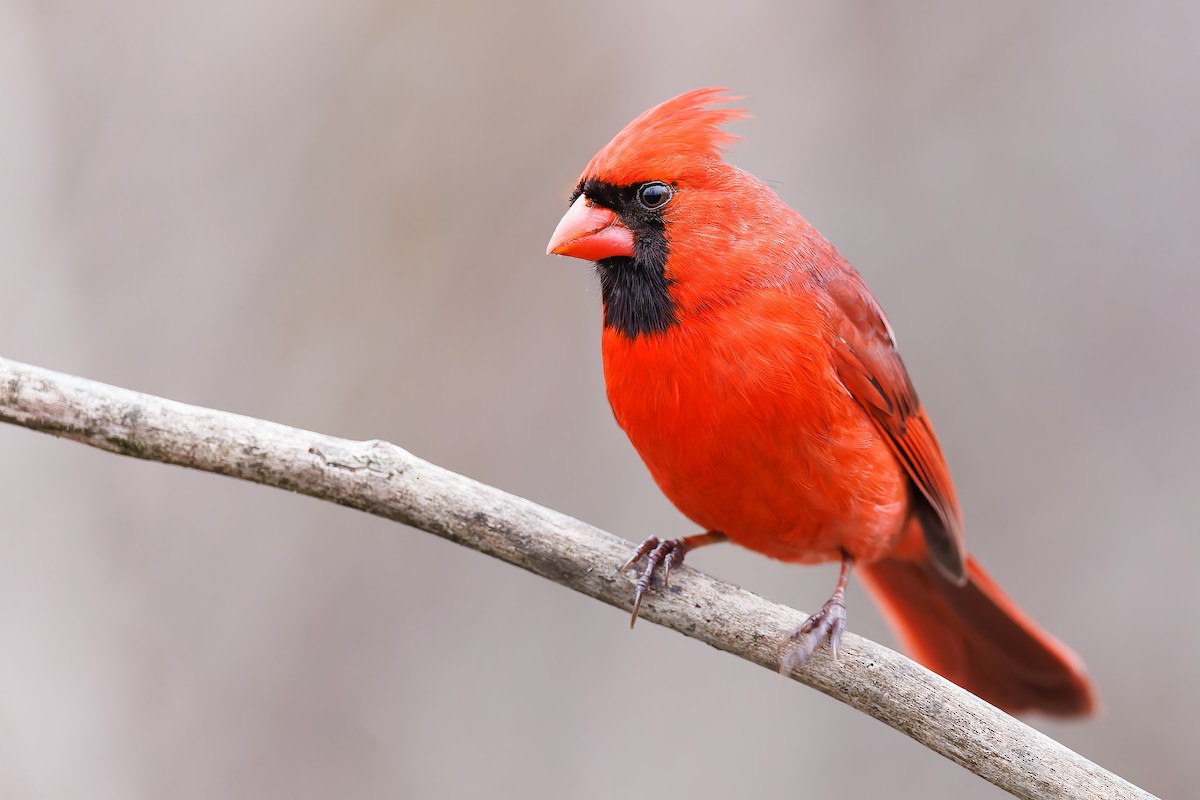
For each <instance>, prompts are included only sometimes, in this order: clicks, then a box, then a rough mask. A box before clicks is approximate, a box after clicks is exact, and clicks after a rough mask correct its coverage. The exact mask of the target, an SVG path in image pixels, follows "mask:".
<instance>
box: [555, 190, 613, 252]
mask: <svg viewBox="0 0 1200 800" xmlns="http://www.w3.org/2000/svg"><path fill="white" fill-rule="evenodd" d="M633 248H634V239H633V231H631V230H629V228H626V227H625V226H624V225H622V224H621V221H620V220H618V219H617V215H616V213H614V212H613V211H612V210H611V209H607V208H603V207H601V206H597V205H593V204H592V201H591V200H589V199H588V198H587V196H586V195H582V194H581V195H579V199H578V200H576V201H575V202H574V203H572V204H571V207H570V208H569V209H568V210H567V213H566V214H564V215H563V218H562V219H561V220H559V223H558V227H557V228H555V229H554V235H553V236H551V237H550V244H548V245H546V255H550V254H554V255H556V256H572V257H573V258H583V259H587V260H588V261H599V260H600V259H602V258H612V257H613V256H629V257H630V258H632V257H633Z"/></svg>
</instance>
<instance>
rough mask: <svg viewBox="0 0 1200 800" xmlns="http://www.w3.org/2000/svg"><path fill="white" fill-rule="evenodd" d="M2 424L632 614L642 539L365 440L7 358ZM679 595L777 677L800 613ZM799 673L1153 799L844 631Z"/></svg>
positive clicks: (1019, 766) (693, 631)
mask: <svg viewBox="0 0 1200 800" xmlns="http://www.w3.org/2000/svg"><path fill="white" fill-rule="evenodd" d="M0 420H2V421H5V422H11V423H13V424H16V425H22V426H24V427H26V428H32V429H33V430H39V431H43V432H46V433H50V434H53V435H55V436H61V437H64V438H67V439H73V440H75V441H77V442H82V443H84V444H88V445H91V446H93V447H98V448H100V449H102V450H108V451H110V452H113V453H121V454H123V455H128V456H134V457H135V458H143V459H147V460H150V461H161V462H163V463H166V464H178V465H180V466H184V467H190V468H192V469H199V470H205V471H208V472H216V473H220V474H222V475H229V476H231V477H235V478H240V479H242V480H248V481H254V482H256V483H263V484H267V485H269V486H276V487H278V488H281V489H287V490H289V491H294V492H302V493H304V494H307V495H310V496H312V497H318V498H321V499H324V500H331V501H333V502H335V503H340V504H342V505H345V506H350V507H352V508H357V509H360V510H362V511H366V512H369V513H371V514H376V515H378V516H381V517H386V518H387V519H391V520H395V521H396V522H403V523H405V524H407V525H412V526H413V527H416V528H421V529H422V530H426V531H429V532H430V533H434V534H437V535H438V536H441V537H444V538H446V539H449V540H451V541H453V542H457V543H458V544H461V545H464V546H466V547H470V548H472V549H474V550H478V551H480V552H482V553H486V554H488V555H490V556H494V557H496V558H499V559H501V560H503V561H507V562H509V563H510V564H515V565H517V566H519V567H522V568H524V569H527V570H529V571H530V572H533V573H536V574H538V575H541V576H542V577H545V578H549V579H550V580H552V581H555V582H556V583H560V584H562V585H563V586H568V587H570V588H572V589H574V590H576V591H578V592H582V593H583V594H586V595H590V596H591V597H594V598H596V599H597V600H601V601H603V602H605V603H608V604H610V605H613V606H617V607H619V608H623V609H626V610H628V609H629V608H630V604H631V601H632V598H633V584H632V581H631V580H630V579H629V578H627V577H623V576H619V575H617V574H616V569H615V567H616V566H617V565H619V564H621V563H622V562H623V561H624V559H625V558H626V556H627V555H628V554H629V552H630V550H631V548H632V545H631V544H630V543H629V542H627V541H625V540H623V539H620V538H618V537H616V536H613V535H611V534H609V533H605V532H604V531H601V530H598V529H596V528H593V527H592V526H590V525H587V524H586V523H583V522H580V521H579V520H576V519H572V518H571V517H568V516H565V515H563V514H560V513H558V512H555V511H551V510H549V509H546V508H543V507H541V506H538V505H536V504H534V503H531V502H529V501H528V500H524V499H522V498H520V497H515V496H513V495H510V494H507V493H506V492H502V491H500V490H499V489H495V488H493V487H491V486H486V485H484V484H481V483H478V482H476V481H473V480H471V479H470V478H466V477H463V476H462V475H458V474H455V473H453V472H450V471H448V470H445V469H442V468H441V467H438V466H435V465H433V464H430V463H428V462H426V461H422V460H421V459H419V458H416V457H415V456H413V455H411V454H410V453H408V452H406V451H404V450H402V449H400V448H399V447H396V446H395V445H392V444H388V443H387V442H381V441H369V442H354V441H349V440H346V439H338V438H335V437H332V436H325V435H322V434H319V433H313V432H311V431H306V430H300V429H298V428H290V427H287V426H285V425H279V424H277V423H274V422H267V421H264V420H259V419H254V418H251V417H244V416H240V415H237V414H229V413H225V412H222V411H214V410H211V409H207V408H200V407H197V406H190V405H185V404H183V403H177V402H174V401H171V400H164V399H162V398H158V397H153V396H151V395H146V394H141V393H138V392H133V391H129V390H127V389H120V388H117V387H113V386H108V385H105V384H101V383H96V382H93V381H89V380H85V379H82V378H77V377H74V376H70V375H63V374H60V373H55V372H51V371H49V370H45V369H41V368H39V367H32V366H27V365H24V364H20V363H17V362H15V361H9V360H7V359H3V358H0ZM671 579H672V581H673V585H677V586H678V587H679V589H680V590H681V591H679V592H678V593H675V592H672V593H669V594H667V595H666V596H663V595H661V594H652V595H650V596H648V597H647V598H646V600H645V602H644V603H643V605H642V615H643V617H644V618H645V619H646V620H648V621H650V622H654V623H657V624H659V625H664V626H666V627H668V628H672V629H674V630H677V631H679V632H680V633H683V634H685V635H687V636H691V637H693V638H695V639H699V640H700V641H702V642H707V643H708V644H710V645H712V646H713V647H715V648H717V649H719V650H725V651H727V652H730V653H733V654H735V655H738V656H740V657H741V658H744V659H746V660H747V661H752V662H754V663H755V664H759V665H761V666H764V667H766V668H768V669H771V670H777V669H779V664H780V658H781V657H782V655H783V651H784V644H785V638H786V634H787V633H788V631H790V630H792V629H793V628H794V627H795V626H796V625H797V624H799V623H800V622H801V621H802V620H803V619H804V615H803V614H802V613H800V612H798V611H795V610H794V609H791V608H787V607H785V606H781V605H776V604H774V603H770V602H768V601H766V600H764V599H762V598H761V597H758V596H756V595H753V594H751V593H750V592H747V591H744V590H742V589H739V588H737V587H735V586H731V585H730V584H727V583H723V582H722V581H719V580H717V579H715V578H711V577H709V576H708V575H705V574H703V573H701V572H697V571H695V570H693V569H690V568H688V567H687V566H686V565H684V566H681V567H679V568H677V570H676V571H673V572H672V573H671ZM792 677H793V678H795V679H796V680H798V681H800V682H801V683H804V684H807V685H808V686H811V687H813V688H815V689H818V690H820V691H822V692H824V693H825V694H827V695H829V696H830V697H834V698H836V699H838V700H840V701H842V702H843V703H846V704H847V705H850V706H853V707H854V708H857V709H858V710H860V711H863V712H865V713H867V714H870V715H871V716H872V717H875V718H876V719H878V720H880V721H881V722H884V723H886V724H888V725H890V726H892V727H893V728H895V729H897V730H899V731H902V732H904V733H906V734H908V735H909V736H911V737H912V738H914V739H916V740H917V741H918V742H920V743H921V744H923V745H925V746H926V747H928V748H930V749H931V750H933V751H935V752H937V753H941V754H942V755H944V756H946V757H947V758H949V759H951V760H953V761H955V762H957V763H959V764H961V765H962V766H964V767H966V768H967V769H969V770H971V771H972V772H974V773H976V774H977V775H979V776H980V777H982V778H984V779H985V780H988V781H991V782H992V783H994V784H995V785H997V786H999V787H1000V788H1002V789H1005V790H1006V791H1008V792H1010V793H1012V794H1013V795H1016V796H1017V797H1023V798H1079V799H1080V800H1084V798H1086V799H1087V800H1096V799H1097V798H1151V797H1152V795H1150V794H1149V793H1147V792H1145V791H1144V790H1142V789H1139V788H1138V787H1136V786H1133V785H1132V784H1130V783H1128V782H1126V781H1124V780H1123V779H1121V778H1119V777H1117V776H1116V775H1113V774H1112V773H1110V772H1108V771H1107V770H1105V769H1103V768H1101V767H1100V766H1098V765H1096V764H1094V763H1092V762H1091V761H1088V760H1087V759H1085V758H1083V757H1082V756H1080V755H1078V754H1077V753H1075V752H1073V751H1071V750H1069V749H1067V748H1066V747H1064V746H1062V745H1061V744H1059V743H1058V742H1056V741H1054V740H1053V739H1050V738H1049V737H1047V736H1045V735H1044V734H1042V733H1039V732H1038V731H1035V730H1034V729H1032V728H1030V727H1029V726H1027V725H1025V724H1024V723H1022V722H1019V721H1018V720H1016V719H1014V718H1012V717H1010V716H1008V715H1007V714H1005V713H1003V712H1002V711H999V710H998V709H996V708H994V707H992V706H990V705H988V704H987V703H985V702H983V701H982V700H979V699H978V698H976V697H975V696H974V695H972V694H970V693H968V692H966V691H964V690H962V689H960V688H959V687H957V686H955V685H954V684H952V683H950V682H948V681H946V680H944V679H942V678H941V677H939V676H938V675H935V674H934V673H932V672H930V671H929V670H927V669H925V668H923V667H921V666H920V665H918V664H916V663H915V662H913V661H911V660H909V659H907V658H905V657H904V656H902V655H900V654H899V653H896V652H894V651H892V650H889V649H888V648H886V647H883V646H881V645H878V644H875V643H874V642H872V641H870V640H867V639H863V638H861V637H859V636H855V635H853V634H850V633H846V634H845V635H843V637H842V645H841V657H840V659H838V660H836V661H835V660H834V659H832V658H831V657H830V656H829V654H828V652H827V651H825V650H821V651H818V652H817V653H816V654H814V656H813V657H812V658H811V659H810V660H809V661H808V663H806V664H804V665H803V666H801V667H799V668H797V669H796V670H795V671H794V672H793V673H792Z"/></svg>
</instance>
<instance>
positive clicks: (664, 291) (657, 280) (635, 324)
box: [571, 178, 679, 340]
mask: <svg viewBox="0 0 1200 800" xmlns="http://www.w3.org/2000/svg"><path fill="white" fill-rule="evenodd" d="M638 186H639V185H633V186H617V185H615V184H611V183H605V182H604V181H598V180H596V179H594V178H589V179H587V180H585V181H583V182H582V183H581V184H580V185H579V187H578V188H577V189H576V190H575V194H574V195H572V197H571V202H574V201H575V200H576V199H577V198H578V197H579V195H581V194H586V195H587V196H588V199H589V200H591V201H592V202H593V203H595V204H596V205H599V206H603V207H605V208H609V209H612V210H613V211H615V212H616V214H617V218H618V219H620V220H621V222H622V224H624V225H625V226H626V227H627V228H629V230H631V231H632V232H633V237H634V242H635V245H634V255H633V258H629V257H627V256H617V257H614V258H605V259H601V260H600V261H597V262H596V272H597V273H598V274H599V276H600V294H601V296H602V298H603V300H604V327H606V328H612V329H613V330H615V331H617V332H618V333H621V334H624V335H625V336H626V337H627V338H629V339H630V340H633V339H637V338H638V337H639V336H653V335H656V334H660V333H663V332H665V331H667V330H669V329H670V328H671V327H672V326H674V325H675V324H677V323H678V321H679V319H678V317H677V315H676V313H675V301H674V299H673V298H672V297H671V291H670V289H671V282H670V281H669V280H668V279H667V274H666V270H667V255H668V250H669V248H668V246H667V236H666V224H665V223H664V221H663V218H662V215H661V213H659V212H657V211H652V210H649V209H646V208H644V207H643V206H642V204H641V203H639V202H638V199H637V190H638Z"/></svg>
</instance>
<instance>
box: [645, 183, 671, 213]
mask: <svg viewBox="0 0 1200 800" xmlns="http://www.w3.org/2000/svg"><path fill="white" fill-rule="evenodd" d="M674 194H675V193H674V192H673V191H671V187H670V186H667V185H666V184H665V183H663V182H661V181H655V182H654V183H646V184H643V185H642V187H641V188H640V189H638V193H637V198H638V202H639V203H641V204H642V207H643V208H647V209H649V210H651V211H657V210H658V209H660V208H662V207H663V206H665V205H666V204H667V202H668V201H669V200H670V199H671V197H672V196H673V195H674Z"/></svg>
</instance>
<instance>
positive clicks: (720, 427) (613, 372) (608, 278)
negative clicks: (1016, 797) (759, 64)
mask: <svg viewBox="0 0 1200 800" xmlns="http://www.w3.org/2000/svg"><path fill="white" fill-rule="evenodd" d="M723 93H724V90H722V89H699V90H696V91H692V92H687V93H686V94H683V95H680V96H679V97H676V98H674V99H671V100H668V101H666V102H665V103H662V104H661V105H658V106H656V107H654V108H651V109H650V110H649V111H646V112H645V113H644V114H642V115H641V116H639V117H637V118H636V119H635V120H633V122H631V123H629V125H627V126H626V127H625V129H624V130H622V131H621V132H620V133H618V134H617V135H616V137H615V138H614V139H613V140H612V141H611V142H609V143H608V144H607V145H605V147H604V148H602V149H601V150H600V152H598V153H597V154H596V155H595V156H594V157H593V158H592V160H591V162H590V163H589V164H588V165H587V168H586V169H585V170H584V171H583V175H582V176H581V177H580V179H579V183H578V186H577V187H576V189H575V192H574V194H573V195H572V197H571V201H570V209H569V210H568V211H567V213H566V215H565V216H564V217H563V218H562V221H561V222H559V224H558V227H557V229H556V230H555V231H554V235H553V237H552V238H551V239H550V244H549V246H548V248H547V252H548V253H555V254H558V255H565V256H574V257H576V258H581V259H585V260H588V261H594V262H595V264H596V271H597V272H598V273H599V276H600V285H601V291H602V299H603V305H604V330H603V338H602V342H603V360H604V377H605V384H606V386H607V391H608V400H609V403H610V404H611V406H612V410H613V413H614V415H615V416H616V419H617V422H618V424H620V426H621V428H623V429H624V431H625V433H626V434H627V435H628V436H629V440H630V441H631V442H632V443H633V446H634V447H635V448H636V449H637V451H638V453H639V454H640V455H641V457H642V459H643V460H644V461H645V463H646V466H647V467H648V468H649V470H650V473H651V475H653V477H654V480H655V481H656V482H657V483H658V486H659V487H660V488H661V489H662V491H663V492H664V493H665V494H666V496H667V497H668V498H669V499H670V500H671V501H672V502H673V503H674V504H675V505H676V506H677V507H678V508H679V510H680V511H682V512H683V513H684V514H685V515H686V516H687V517H689V518H690V519H691V520H692V521H693V522H695V523H696V524H697V525H699V526H700V527H701V528H703V529H704V530H705V531H706V532H705V533H702V534H699V535H696V536H688V537H682V538H675V539H667V540H665V541H659V540H658V539H657V538H655V537H651V538H649V539H647V540H646V541H645V542H644V543H643V544H642V546H641V547H639V548H638V549H637V551H636V552H635V553H634V555H633V557H632V558H631V559H630V561H629V562H628V563H627V564H626V565H625V566H626V567H628V566H630V565H631V564H633V563H635V562H636V561H637V560H638V559H640V558H641V557H643V556H647V557H648V558H647V565H646V568H645V571H644V572H643V573H642V575H641V576H640V580H638V582H637V589H636V593H635V600H634V610H633V615H634V616H633V619H634V620H636V619H637V614H638V608H639V607H640V604H641V601H642V597H643V596H644V595H645V594H646V592H647V591H648V589H649V588H650V585H651V582H652V581H653V579H654V575H655V573H656V570H658V569H662V571H663V581H664V583H665V581H666V579H667V578H668V576H669V571H670V568H671V567H672V566H673V565H677V564H679V563H680V562H681V561H682V560H683V556H684V554H685V553H686V552H687V551H688V550H690V549H693V548H695V547H699V546H702V545H707V544H711V543H714V542H720V541H725V540H729V541H732V542H734V543H736V544H739V545H742V546H744V547H748V548H750V549H751V550H756V551H758V552H760V553H764V554H766V555H768V556H770V557H773V558H777V559H781V560H783V561H791V562H803V563H815V562H825V561H839V562H840V563H841V574H840V577H839V579H838V583H837V588H836V590H835V591H834V593H833V596H832V597H831V598H830V599H829V601H828V602H826V603H825V604H824V606H823V607H822V608H821V610H820V611H818V612H817V613H816V614H813V615H812V616H811V617H809V618H808V620H807V621H806V622H805V623H804V624H803V625H801V626H800V627H798V628H797V629H796V630H795V631H793V632H792V634H791V637H790V643H789V650H788V655H787V656H786V657H785V659H784V661H785V666H786V665H788V664H795V663H798V662H800V661H803V660H804V659H806V658H807V657H808V656H809V655H810V654H811V653H812V652H813V650H814V649H815V648H816V647H818V646H820V645H821V644H822V643H828V645H829V647H830V648H831V650H832V651H833V653H834V655H835V656H836V654H837V645H838V638H839V636H840V635H841V632H842V630H843V628H844V625H845V588H846V583H847V580H848V579H849V577H850V573H851V570H852V569H853V568H854V567H857V568H858V574H859V575H860V576H861V578H862V580H863V583H864V584H865V585H866V587H867V590H868V591H869V592H870V594H872V595H873V596H874V598H875V600H876V602H878V603H879V605H880V606H881V608H882V609H883V613H884V616H885V617H886V618H887V619H888V621H889V622H890V623H891V625H892V626H893V627H894V628H895V630H896V633H897V634H898V635H899V638H900V639H901V640H902V642H903V643H904V644H905V645H907V648H908V650H909V651H910V652H911V653H912V654H913V656H914V657H915V658H916V659H917V660H919V661H921V662H922V663H924V664H925V665H926V666H928V667H929V668H930V669H933V670H934V671H936V672H938V673H940V674H941V675H943V676H945V677H946V678H948V679H950V680H952V681H954V682H956V683H958V684H959V685H961V686H963V687H964V688H966V689H969V690H970V691H972V692H974V693H975V694H977V695H979V696H980V697H982V698H984V699H985V700H988V701H990V702H991V703H993V704H995V705H997V706H999V707H1001V708H1003V709H1006V710H1008V711H1010V712H1014V713H1015V712H1025V711H1040V712H1045V713H1050V714H1058V715H1079V714H1086V713H1088V712H1090V711H1091V710H1092V709H1093V708H1094V706H1095V703H1096V699H1095V694H1094V690H1093V688H1092V684H1091V682H1090V680H1089V678H1088V677H1087V674H1086V673H1085V671H1084V667H1083V663H1082V662H1081V660H1080V659H1079V658H1078V656H1076V655H1075V654H1074V653H1073V652H1072V651H1071V650H1069V649H1068V648H1067V647H1066V646H1065V645H1063V644H1062V643H1060V642H1059V641H1057V640H1056V639H1054V638H1053V637H1052V636H1050V635H1049V634H1048V633H1046V632H1045V631H1044V630H1042V629H1041V628H1040V627H1038V626H1037V625H1036V624H1035V623H1034V622H1033V621H1032V620H1031V619H1030V618H1029V617H1028V616H1026V615H1025V614H1024V613H1023V612H1022V611H1021V610H1020V609H1018V608H1017V606H1016V605H1015V604H1014V603H1013V601H1012V600H1010V599H1009V598H1008V596H1007V595H1005V594H1004V593H1003V592H1002V591H1001V590H1000V588H999V587H998V586H997V585H996V584H995V583H994V582H993V581H992V579H991V578H989V577H988V575H987V573H985V572H984V571H983V570H982V568H980V566H979V565H978V564H977V563H976V562H975V561H974V559H972V558H971V557H970V556H968V555H967V554H966V551H965V549H964V544H963V533H962V517H961V514H960V511H959V506H958V501H957V499H956V497H955V494H954V487H953V485H952V484H951V482H950V473H949V471H948V469H947V467H946V462H945V460H944V458H943V456H942V451H941V448H940V447H939V445H938V442H937V439H936V437H935V436H934V433H933V428H932V427H931V426H930V424H929V420H928V418H927V417H926V415H925V411H924V409H923V408H922V407H921V403H920V401H919V400H918V399H917V393H916V391H915V390H914V389H913V385H912V382H911V380H910V379H909V376H908V372H907V370H906V369H905V367H904V363H903V362H902V361H901V360H900V355H899V353H898V352H897V351H896V337H895V335H894V334H893V333H892V328H891V326H890V325H889V324H888V321H887V318H886V317H885V316H884V315H883V311H882V310H881V309H880V307H879V304H878V303H877V302H876V301H875V298H874V297H873V296H872V295H871V293H870V291H868V289H867V287H866V285H865V284H864V283H863V280H862V278H861V277H860V276H859V274H858V273H857V272H855V270H854V269H853V268H852V267H851V266H850V265H849V264H848V263H847V262H846V261H845V260H844V259H843V258H842V257H841V256H840V255H839V254H838V252H837V250H835V249H834V248H833V245H831V244H830V243H829V242H827V241H826V240H825V239H824V238H823V237H822V236H821V235H820V234H819V233H818V232H817V231H816V230H815V229H814V228H813V227H812V226H811V225H809V224H808V223H807V222H806V221H805V220H804V219H803V218H801V216H800V215H799V214H797V213H796V212H795V211H793V210H792V209H791V208H789V207H788V206H787V205H786V204H785V203H784V202H783V201H782V200H781V199H780V198H779V197H778V196H777V195H776V194H775V192H773V191H772V190H771V189H770V188H768V187H767V186H766V185H765V184H763V183H762V182H761V181H759V180H758V179H756V178H754V177H753V176H751V175H749V174H747V173H745V172H743V171H741V170H739V169H737V168H736V167H733V166H731V165H729V164H728V163H726V162H725V161H724V160H723V158H722V156H721V152H722V149H723V146H724V145H725V144H726V143H727V142H729V141H731V140H733V139H734V138H735V137H733V136H731V135H730V134H728V133H725V132H723V131H722V130H721V127H722V125H723V124H724V123H725V122H727V121H728V120H730V119H734V118H738V117H743V116H745V114H744V113H743V112H742V111H741V110H737V109H729V108H713V107H712V106H714V105H716V104H719V103H724V102H727V101H730V100H735V99H736V98H730V97H725V96H723Z"/></svg>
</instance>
